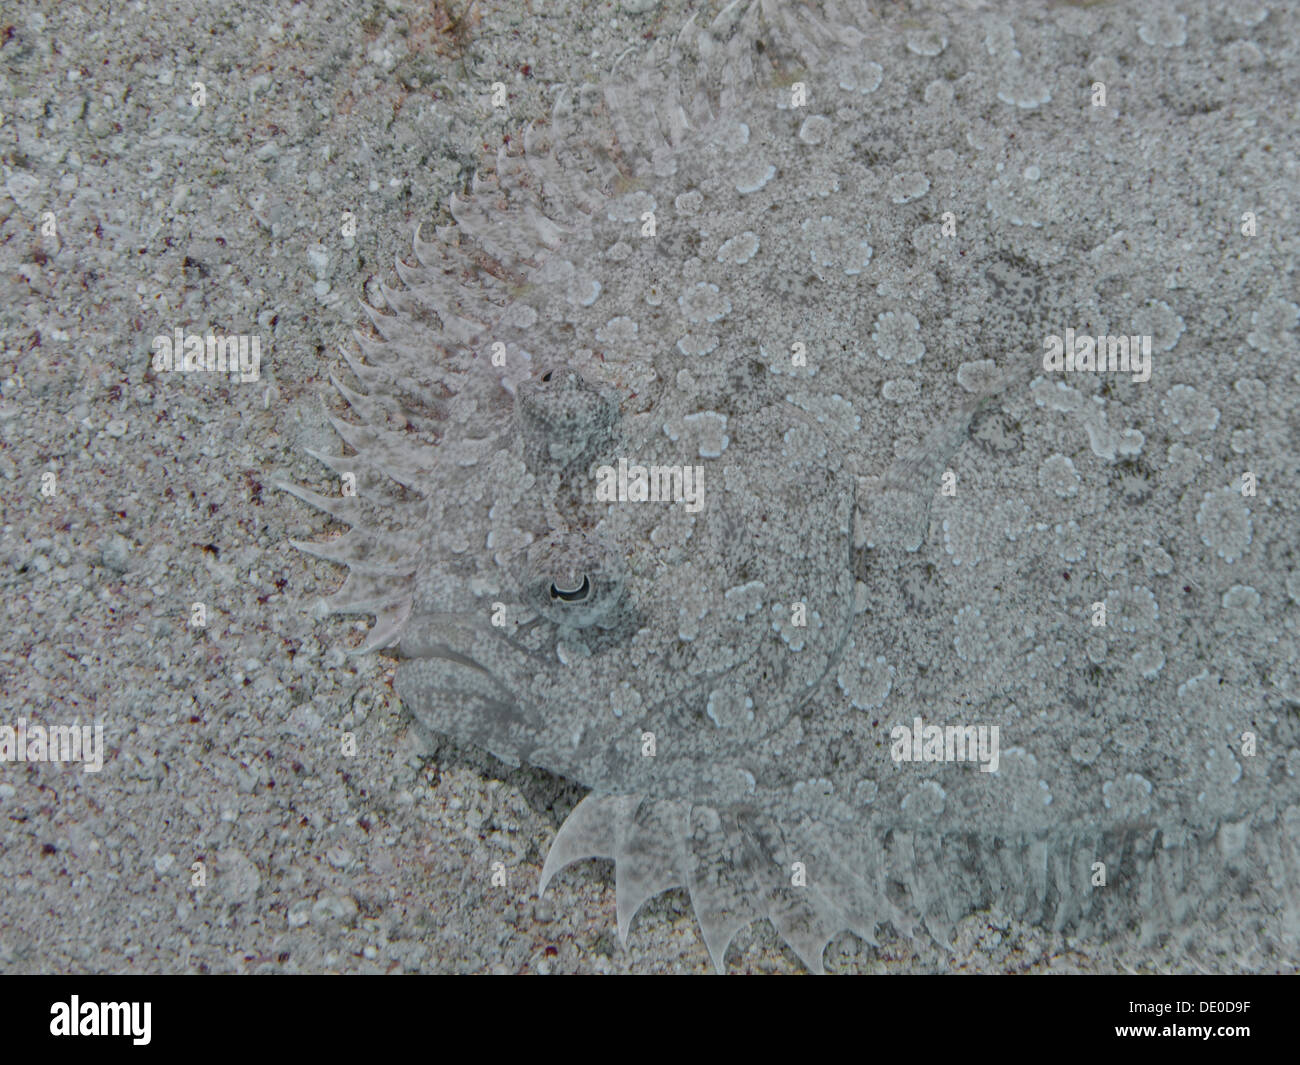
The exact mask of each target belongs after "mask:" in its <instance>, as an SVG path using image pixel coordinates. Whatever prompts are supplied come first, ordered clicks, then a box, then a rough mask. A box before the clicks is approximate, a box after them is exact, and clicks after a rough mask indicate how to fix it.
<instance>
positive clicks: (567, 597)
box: [551, 573, 591, 603]
mask: <svg viewBox="0 0 1300 1065" xmlns="http://www.w3.org/2000/svg"><path fill="white" fill-rule="evenodd" d="M590 594H591V579H590V578H589V577H588V576H587V575H586V574H585V573H584V574H583V575H582V583H581V584H580V585H578V587H576V588H561V587H560V586H559V585H558V584H556V583H555V582H554V581H551V598H552V599H559V600H561V601H563V602H565V603H581V602H582V601H583V600H584V599H586V598H587V596H589V595H590Z"/></svg>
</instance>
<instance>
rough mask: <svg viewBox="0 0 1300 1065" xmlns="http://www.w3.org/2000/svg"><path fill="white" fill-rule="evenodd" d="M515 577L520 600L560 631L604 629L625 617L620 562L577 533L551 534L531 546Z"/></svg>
mask: <svg viewBox="0 0 1300 1065" xmlns="http://www.w3.org/2000/svg"><path fill="white" fill-rule="evenodd" d="M522 562H523V565H522V569H521V572H520V574H519V576H520V578H521V588H520V591H521V592H522V595H523V599H524V601H525V602H526V603H527V604H528V605H529V606H530V607H532V608H533V609H534V610H536V611H537V612H538V613H539V614H540V615H542V617H544V618H546V619H548V620H549V621H552V622H554V623H555V624H557V625H560V626H562V627H563V628H566V629H570V630H572V629H585V628H590V627H593V626H594V627H596V628H598V629H605V630H609V629H612V628H616V627H618V626H619V625H621V624H622V622H623V619H624V616H625V614H626V613H627V609H628V603H627V601H626V591H627V577H626V574H625V573H624V568H623V565H622V561H621V559H620V558H619V557H618V556H617V555H616V554H614V553H613V552H612V551H610V550H609V549H608V548H607V547H606V546H604V545H603V544H601V543H600V542H598V541H595V540H592V539H589V538H588V537H586V536H584V535H583V534H581V533H570V532H559V533H551V534H550V535H549V536H547V537H546V538H545V539H544V540H541V541H539V542H537V543H535V544H533V545H532V546H531V547H530V548H529V549H528V553H527V556H526V558H524V559H523V560H522Z"/></svg>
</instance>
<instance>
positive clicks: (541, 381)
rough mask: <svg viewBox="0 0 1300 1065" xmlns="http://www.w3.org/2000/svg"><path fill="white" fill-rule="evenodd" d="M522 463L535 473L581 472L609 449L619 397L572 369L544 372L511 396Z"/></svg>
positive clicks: (555, 368) (617, 413)
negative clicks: (521, 448) (566, 470)
mask: <svg viewBox="0 0 1300 1065" xmlns="http://www.w3.org/2000/svg"><path fill="white" fill-rule="evenodd" d="M515 414H516V422H517V425H518V429H519V434H520V436H521V437H522V440H523V452H524V462H525V463H526V464H527V465H528V468H529V469H530V470H532V471H533V472H534V473H538V472H543V471H550V470H556V469H577V470H581V469H585V468H586V467H587V466H588V465H589V464H590V463H591V462H592V461H594V460H595V459H597V458H598V457H599V456H600V455H602V454H607V453H608V452H609V450H610V448H611V447H612V446H613V438H614V426H615V424H616V423H617V421H618V417H619V407H618V400H617V397H616V396H614V395H613V394H612V393H611V392H610V390H609V389H607V388H604V387H599V386H597V385H593V384H591V383H590V382H589V381H587V380H585V379H584V378H583V377H582V375H581V374H579V373H577V372H575V371H574V370H570V369H567V368H565V367H563V366H560V367H547V368H546V369H544V370H543V372H542V373H540V374H538V375H537V376H536V377H534V378H533V379H532V380H531V381H526V382H523V383H521V384H520V385H519V388H518V389H517V390H516V391H515Z"/></svg>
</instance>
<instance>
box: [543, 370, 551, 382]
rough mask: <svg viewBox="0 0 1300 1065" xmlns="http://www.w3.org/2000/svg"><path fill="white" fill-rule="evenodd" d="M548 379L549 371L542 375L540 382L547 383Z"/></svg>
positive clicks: (549, 376) (549, 377)
mask: <svg viewBox="0 0 1300 1065" xmlns="http://www.w3.org/2000/svg"><path fill="white" fill-rule="evenodd" d="M550 379H551V371H550V370H547V371H546V372H545V373H544V374H542V380H543V381H549V380H550Z"/></svg>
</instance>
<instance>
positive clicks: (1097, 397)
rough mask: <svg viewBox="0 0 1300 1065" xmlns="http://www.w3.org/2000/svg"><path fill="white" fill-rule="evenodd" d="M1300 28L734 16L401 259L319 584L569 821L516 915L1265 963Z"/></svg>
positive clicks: (1083, 13)
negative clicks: (334, 572) (1162, 947)
mask: <svg viewBox="0 0 1300 1065" xmlns="http://www.w3.org/2000/svg"><path fill="white" fill-rule="evenodd" d="M873 6H874V5H873ZM1282 7H1285V5H1282ZM1296 23H1297V15H1296V13H1295V11H1294V10H1291V11H1288V10H1285V9H1284V10H1274V11H1272V12H1269V11H1268V10H1267V9H1265V8H1263V7H1259V6H1258V5H1254V4H1241V5H1228V7H1227V8H1226V9H1225V10H1224V11H1223V12H1218V11H1212V10H1211V9H1210V8H1209V7H1208V6H1206V5H1198V4H1194V3H1185V4H1180V5H1178V6H1177V8H1174V7H1170V6H1168V5H1161V4H1154V3H1152V4H1148V3H1143V4H1137V3H1133V4H1127V5H1125V4H1101V5H1077V6H1072V5H1064V4H1051V5H1037V6H1023V5H1021V6H1012V7H1011V8H1010V9H1009V10H1002V9H998V10H990V9H987V8H986V9H984V10H968V9H967V6H966V5H962V6H961V7H955V6H954V7H953V8H952V10H951V11H948V12H945V11H943V10H938V11H930V12H928V13H923V14H917V15H916V16H915V17H914V18H910V19H900V18H899V17H898V16H891V17H888V18H883V19H882V18H877V17H876V16H874V15H873V14H872V10H871V7H869V6H868V5H866V4H861V5H854V4H841V5H830V4H827V5H825V6H821V7H817V8H816V9H815V10H814V9H808V8H804V7H802V6H800V5H797V4H793V3H776V2H773V0H755V2H743V3H740V2H738V3H734V4H731V5H730V6H729V7H727V8H726V9H725V10H723V11H722V12H721V13H719V14H715V15H713V16H712V17H709V16H705V15H702V16H700V17H699V18H697V19H694V20H692V21H691V22H690V23H689V24H688V25H687V26H686V27H685V29H684V30H683V31H682V32H681V33H680V35H678V36H676V37H675V38H674V39H672V40H664V41H660V42H658V43H657V44H655V45H652V46H649V48H648V51H647V53H646V54H645V55H643V56H641V57H639V58H638V57H636V56H632V57H627V58H625V59H624V60H623V61H622V62H621V63H620V65H619V66H618V68H617V69H616V70H615V71H614V72H613V73H612V74H611V75H610V77H609V79H608V80H607V81H606V82H605V83H604V84H602V85H599V86H581V87H574V88H572V89H570V90H568V91H566V92H564V93H563V94H562V95H561V96H560V98H559V100H558V103H557V105H556V107H555V111H554V114H553V116H552V117H551V119H550V121H549V122H547V123H544V124H540V123H539V124H534V125H532V126H530V127H528V128H527V129H525V130H524V131H523V135H522V137H521V138H511V142H510V148H509V149H506V148H503V149H502V150H501V151H500V152H499V153H498V154H497V156H496V159H495V161H494V162H492V163H491V165H489V166H487V167H485V168H484V170H483V172H481V173H480V174H479V175H478V176H477V177H476V178H475V180H474V182H473V184H472V187H471V188H469V189H468V190H467V192H466V194H465V195H461V196H456V197H454V198H453V199H452V201H451V203H450V211H451V214H452V216H453V218H454V220H455V221H454V224H453V225H449V226H447V227H445V228H442V229H439V230H437V231H436V233H434V234H430V235H431V236H432V239H428V240H426V239H424V237H423V236H422V235H421V234H419V233H417V234H416V237H415V246H414V254H415V258H416V260H417V263H416V264H415V265H406V264H403V263H400V262H399V263H398V265H397V272H398V274H399V276H400V278H401V281H402V282H403V285H402V286H401V287H400V288H396V289H390V288H384V290H383V297H384V302H385V303H386V306H383V307H381V308H380V309H378V310H375V311H373V313H372V315H371V317H372V320H373V323H374V329H375V331H376V332H377V334H378V336H377V337H376V336H374V335H362V336H358V341H357V342H358V345H359V352H360V354H359V356H357V355H354V354H351V353H349V356H348V360H349V364H350V366H351V369H352V371H353V373H354V374H355V378H356V382H355V383H354V384H353V385H347V384H345V383H343V382H341V381H339V382H336V384H337V387H338V389H339V391H340V392H341V393H342V395H343V396H344V397H345V398H346V400H347V402H348V403H349V405H350V407H351V410H352V416H351V417H350V418H349V419H346V420H344V419H338V420H336V421H335V425H336V427H337V429H338V432H339V435H340V436H341V437H342V438H343V440H344V441H345V442H346V444H347V445H348V453H347V454H346V455H339V456H329V455H320V456H318V457H320V458H321V460H322V461H324V462H325V463H327V464H328V465H329V466H330V467H332V468H333V469H334V470H335V471H338V472H339V473H343V472H353V473H355V474H356V476H357V478H358V485H359V494H358V495H357V496H356V497H354V498H353V497H347V498H345V497H328V498H327V497H323V496H319V495H315V494H313V493H311V492H308V491H306V490H302V489H293V490H294V491H295V492H296V493H297V494H298V495H300V496H301V497H302V498H304V499H307V500H308V501H310V502H312V503H313V504H315V505H316V506H318V507H320V508H321V509H322V510H325V511H327V512H328V513H329V514H331V515H334V516H335V517H337V518H339V519H342V520H343V521H345V522H347V523H348V524H349V525H350V526H351V531H350V532H348V533H347V534H346V535H344V536H342V537H341V538H339V539H336V540H332V541H329V542H326V543H322V544H315V545H300V546H303V547H304V548H305V549H307V550H310V551H311V552H313V553H314V554H316V555H319V556H320V557H322V558H325V559H328V560H330V561H332V562H335V563H338V564H341V565H344V566H346V567H347V568H348V570H349V572H348V576H347V579H346V582H345V583H344V585H343V587H342V588H341V590H340V591H339V592H338V593H337V595H335V596H334V597H333V598H332V599H331V600H330V601H329V606H330V608H331V609H333V610H334V611H336V612H339V613H361V614H366V615H373V616H374V618H375V619H376V620H375V625H374V627H373V630H372V632H371V638H370V640H369V643H368V644H367V647H366V650H376V649H382V648H388V649H392V650H393V651H394V652H395V653H396V655H397V657H398V662H399V664H398V667H397V673H396V682H395V686H396V690H397V692H398V694H399V695H400V697H401V699H402V702H403V703H404V705H405V706H406V707H407V708H409V710H410V712H411V713H412V714H414V715H415V717H416V718H417V719H418V720H419V721H420V722H422V723H423V724H424V725H425V726H427V727H428V728H430V729H433V730H436V731H437V732H440V733H445V734H447V735H449V736H451V737H453V738H454V739H455V740H457V741H459V742H461V743H467V744H473V745H476V746H478V747H480V748H482V749H484V750H486V751H489V752H491V753H492V754H493V755H495V756H496V757H498V758H500V759H502V760H503V761H505V762H507V763H510V764H512V765H517V764H521V763H525V764H529V765H533V766H539V767H543V768H545V769H547V770H550V771H552V772H554V773H557V774H560V775H562V776H563V777H566V778H568V779H571V780H573V781H577V782H579V783H581V784H582V785H584V786H586V787H588V788H590V789H591V792H590V794H589V795H588V797H587V798H586V799H584V800H583V801H582V802H581V803H580V804H579V805H578V806H577V808H576V809H574V811H573V812H572V814H571V815H570V816H569V818H568V819H567V821H565V823H564V825H563V826H562V828H561V829H560V830H559V833H558V835H557V836H556V839H555V841H554V845H553V846H552V848H551V851H550V854H549V856H548V857H547V860H546V864H545V869H544V871H543V873H542V889H543V890H544V889H545V887H546V885H547V883H548V882H549V881H550V880H551V878H552V877H553V876H554V874H555V873H556V872H557V871H558V870H559V869H561V868H562V867H564V866H566V865H568V864H569V863H571V862H575V861H578V860H580V859H584V858H589V857H605V858H612V859H613V860H614V862H615V876H616V882H617V909H618V914H617V918H618V926H619V930H620V932H621V933H623V934H626V932H627V929H628V926H629V923H630V921H631V919H632V917H633V916H634V914H635V912H636V910H637V909H638V907H639V906H640V905H641V904H642V903H643V902H644V901H645V900H646V899H648V898H650V897H652V896H654V895H655V894H657V893H659V892H662V891H665V890H667V889H669V888H674V887H684V888H685V889H686V891H687V892H688V893H689V896H690V899H691V902H692V905H693V908H694V911H695V914H696V916H697V917H698V920H699V923H700V926H701V928H702V929H703V934H704V940H705V943H706V944H707V947H708V950H709V952H710V954H711V955H712V957H713V959H714V961H715V963H716V964H717V965H718V966H719V967H720V968H721V967H722V966H723V964H724V957H725V953H726V950H727V946H728V944H729V943H730V942H731V940H732V938H733V937H734V935H735V934H736V932H737V931H738V930H739V929H741V928H742V927H744V926H745V925H747V924H748V923H750V922H752V921H755V920H758V919H760V918H767V919H768V920H770V921H771V922H772V924H773V925H774V926H775V928H776V930H777V931H778V932H779V933H780V935H781V936H782V937H783V938H784V940H785V941H786V942H787V943H788V944H789V945H790V946H791V947H792V948H793V949H794V950H795V951H796V952H797V954H798V955H799V957H800V958H802V959H803V961H804V962H805V963H806V964H807V965H808V967H809V968H811V969H814V970H820V969H821V967H822V955H823V950H824V947H825V946H826V944H827V943H828V942H829V941H830V940H831V939H832V938H833V937H834V936H835V935H837V934H838V933H840V932H842V931H844V930H850V931H852V932H853V933H856V934H857V935H858V936H861V937H862V938H863V939H865V940H867V941H869V942H874V940H875V937H876V936H877V934H878V932H879V930H880V929H881V928H882V927H884V926H886V925H888V926H891V927H892V928H893V929H895V930H897V931H899V932H902V933H906V934H919V933H922V932H923V933H924V934H927V935H931V936H933V937H935V938H936V939H937V940H939V941H940V942H944V943H946V942H949V940H950V937H951V935H952V930H953V927H954V924H955V922H957V921H958V920H959V919H960V918H961V917H963V916H964V915H966V914H968V913H970V912H972V911H974V910H977V909H980V908H983V907H996V908H997V909H999V910H1000V911H1002V912H1003V913H1007V914H1010V915H1013V916H1017V917H1020V918H1022V919H1025V920H1029V921H1034V922H1040V923H1042V924H1044V925H1046V926H1048V927H1050V928H1054V929H1069V930H1071V931H1072V932H1073V933H1074V934H1076V935H1079V936H1094V937H1102V936H1105V935H1108V934H1111V933H1113V932H1115V931H1117V930H1129V931H1131V930H1134V929H1136V930H1137V931H1138V932H1139V933H1140V935H1141V936H1142V937H1144V938H1145V939H1146V940H1152V941H1154V940H1156V939H1159V938H1162V937H1166V936H1170V935H1172V936H1174V937H1181V938H1183V939H1190V938H1191V937H1192V935H1193V931H1195V935H1196V938H1195V941H1194V942H1195V946H1196V948H1197V949H1198V950H1199V951H1200V952H1201V955H1202V956H1203V957H1207V958H1213V957H1215V956H1217V955H1225V956H1227V955H1229V954H1231V953H1232V952H1236V953H1235V954H1232V956H1238V955H1239V954H1244V953H1247V952H1254V951H1260V953H1259V954H1257V955H1256V961H1255V962H1254V964H1258V965H1265V966H1283V965H1288V964H1293V963H1294V959H1295V957H1296V952H1297V937H1300V880H1298V877H1300V868H1298V864H1297V862H1298V850H1297V848H1298V847H1300V795H1298V792H1300V779H1298V778H1297V773H1298V772H1300V748H1298V747H1297V716H1296V710H1297V705H1300V664H1298V663H1300V640H1298V637H1297V628H1298V627H1297V598H1298V597H1300V580H1298V579H1297V576H1296V566H1295V559H1296V551H1297V544H1296V539H1297V537H1296V530H1297V528H1300V522H1298V521H1297V516H1296V499H1295V491H1294V486H1295V484H1296V483H1297V476H1300V470H1297V462H1296V457H1295V456H1296V454H1297V451H1298V450H1300V431H1298V429H1297V421H1296V414H1295V411H1296V409H1297V404H1296V400H1297V393H1298V392H1300V375H1298V374H1297V369H1296V368H1297V360H1296V331H1295V327H1296V317H1297V310H1298V308H1297V306H1296V303H1295V302H1294V299H1295V292H1296V282H1295V274H1294V270H1295V261H1296V260H1295V251H1296V241H1295V232H1296V227H1295V215H1294V196H1293V194H1294V188H1295V167H1296V150H1295V149H1296V144H1295V137H1294V123H1293V122H1292V124H1291V126H1290V127H1288V126H1287V125H1286V123H1285V120H1284V118H1280V117H1278V114H1279V111H1285V110H1286V108H1279V107H1277V106H1276V101H1277V100H1279V99H1294V98H1295V96H1296V88H1297V86H1296V82H1297V66H1296V62H1295V57H1296V46H1295V44H1294V42H1295V41H1296V40H1298V39H1300V34H1297V32H1296V31H1297V29H1298V28H1300V27H1297V25H1296ZM1206 54H1211V55H1213V56H1215V57H1216V58H1215V63H1216V64H1219V63H1222V64H1223V65H1224V69H1225V70H1229V71H1230V74H1231V76H1230V77H1227V76H1226V75H1225V76H1223V77H1217V76H1216V77H1215V78H1211V77H1210V76H1209V75H1208V74H1207V73H1205V71H1206V70H1207V69H1208V68H1206V67H1205V65H1204V63H1205V60H1204V59H1202V58H1199V57H1201V56H1204V55H1206ZM1215 69H1216V70H1218V69H1219V67H1218V66H1217V65H1216V67H1215ZM1270 99H1273V100H1274V103H1272V104H1270V103H1269V102H1268V101H1269V100H1270ZM1067 330H1069V331H1070V332H1069V333H1068V335H1067V333H1066V331H1067ZM1052 337H1055V338H1057V340H1058V341H1060V342H1061V344H1062V345H1064V342H1065V340H1066V339H1068V340H1069V342H1070V348H1071V354H1072V355H1075V354H1077V355H1078V361H1077V363H1075V364H1074V365H1073V366H1072V367H1071V369H1070V370H1064V369H1063V370H1060V371H1058V370H1057V369H1055V368H1054V367H1051V366H1049V364H1048V362H1047V361H1045V360H1046V359H1047V357H1048V355H1049V354H1050V353H1051V352H1052V349H1053V345H1054V343H1055V342H1054V341H1053V340H1051V339H1050V338H1052ZM1081 337H1086V338H1088V345H1091V346H1092V347H1093V348H1094V349H1095V358H1099V359H1101V360H1102V365H1103V367H1104V369H1103V371H1097V370H1096V369H1095V364H1090V363H1089V360H1087V359H1086V358H1085V357H1084V353H1083V352H1084V348H1085V347H1086V346H1088V345H1085V344H1084V341H1082V340H1080V338H1081ZM1119 340H1124V341H1126V342H1127V343H1126V345H1125V347H1126V349H1128V350H1127V351H1126V353H1125V354H1127V355H1128V356H1131V358H1128V359H1125V360H1124V361H1120V360H1119V358H1118V356H1119V354H1120V351H1119V343H1118V342H1119ZM1144 355H1145V358H1146V359H1147V360H1148V361H1147V376H1146V377H1145V378H1144V377H1143V375H1142V372H1141V369H1140V366H1141V358H1142V357H1143V356H1144ZM1107 357H1109V358H1111V359H1112V360H1114V361H1112V362H1110V363H1107V361H1106V360H1107ZM611 478H612V479H611ZM602 483H603V484H604V485H605V487H606V489H607V490H606V491H604V492H601V491H598V487H599V486H600V485H601V484H602ZM688 487H689V489H690V490H691V491H692V492H694V493H695V496H694V501H695V505H692V503H691V500H689V499H688V498H686V494H687V493H686V491H685V490H686V489H687V488H688ZM643 497H644V498H643ZM1243 915H1244V916H1243Z"/></svg>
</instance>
